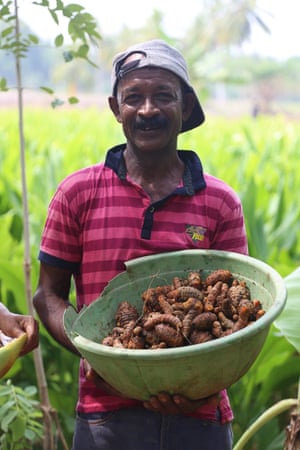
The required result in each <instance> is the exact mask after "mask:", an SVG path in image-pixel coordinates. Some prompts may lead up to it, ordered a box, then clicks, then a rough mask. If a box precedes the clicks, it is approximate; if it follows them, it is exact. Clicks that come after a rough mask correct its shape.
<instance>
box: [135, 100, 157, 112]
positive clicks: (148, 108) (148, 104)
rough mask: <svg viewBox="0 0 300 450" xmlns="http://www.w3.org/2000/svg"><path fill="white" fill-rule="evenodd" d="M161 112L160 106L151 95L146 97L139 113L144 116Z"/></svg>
mask: <svg viewBox="0 0 300 450" xmlns="http://www.w3.org/2000/svg"><path fill="white" fill-rule="evenodd" d="M157 113H159V108H158V107H157V105H156V104H155V102H154V101H153V99H152V98H151V97H145V99H144V101H143V103H142V104H141V105H140V108H139V114H142V115H144V116H153V114H157Z"/></svg>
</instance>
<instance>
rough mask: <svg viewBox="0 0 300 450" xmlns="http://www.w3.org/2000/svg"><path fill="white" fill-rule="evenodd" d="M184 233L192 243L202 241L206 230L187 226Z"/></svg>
mask: <svg viewBox="0 0 300 450" xmlns="http://www.w3.org/2000/svg"><path fill="white" fill-rule="evenodd" d="M185 231H186V233H187V234H188V235H189V236H190V237H191V239H192V241H203V240H204V237H205V233H206V228H203V227H201V226H197V225H187V226H186V229H185Z"/></svg>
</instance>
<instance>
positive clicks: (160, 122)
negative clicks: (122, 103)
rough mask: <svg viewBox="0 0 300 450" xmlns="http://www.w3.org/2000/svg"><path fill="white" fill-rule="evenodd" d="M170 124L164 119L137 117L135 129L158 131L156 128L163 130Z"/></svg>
mask: <svg viewBox="0 0 300 450" xmlns="http://www.w3.org/2000/svg"><path fill="white" fill-rule="evenodd" d="M167 124H168V121H167V119H166V118H164V117H159V116H155V117H150V118H147V119H146V118H144V117H137V119H136V121H135V128H136V129H137V130H147V129H149V128H150V129H156V128H163V127H166V126H167Z"/></svg>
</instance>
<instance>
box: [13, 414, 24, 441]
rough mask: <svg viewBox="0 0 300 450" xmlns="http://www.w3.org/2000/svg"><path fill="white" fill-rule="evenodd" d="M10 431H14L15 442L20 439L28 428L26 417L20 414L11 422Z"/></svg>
mask: <svg viewBox="0 0 300 450" xmlns="http://www.w3.org/2000/svg"><path fill="white" fill-rule="evenodd" d="M9 428H10V432H11V433H12V439H13V441H14V442H17V441H19V440H20V439H21V438H22V437H23V436H24V433H25V429H26V418H23V417H20V415H18V416H17V417H16V418H15V420H14V421H13V422H12V423H11V424H10V427H9Z"/></svg>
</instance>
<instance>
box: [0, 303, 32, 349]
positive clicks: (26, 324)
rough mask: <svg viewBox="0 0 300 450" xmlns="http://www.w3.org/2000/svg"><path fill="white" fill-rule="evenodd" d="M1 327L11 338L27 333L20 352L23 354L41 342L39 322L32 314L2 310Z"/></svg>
mask: <svg viewBox="0 0 300 450" xmlns="http://www.w3.org/2000/svg"><path fill="white" fill-rule="evenodd" d="M0 329H1V331H2V332H3V333H4V334H5V335H6V336H9V337H11V338H17V337H19V336H21V334H24V333H26V335H27V340H26V342H25V345H24V347H23V349H22V351H21V353H20V355H21V356H22V355H26V354H27V353H29V352H31V351H32V350H34V349H35V348H36V347H37V346H38V344H39V324H38V322H37V320H35V319H34V317H32V316H29V315H22V314H13V313H11V312H9V311H1V320H0Z"/></svg>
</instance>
